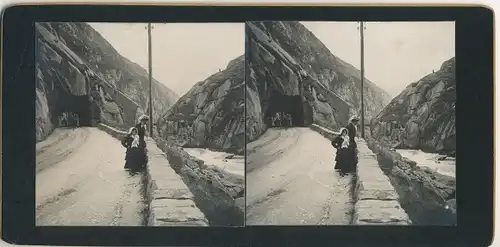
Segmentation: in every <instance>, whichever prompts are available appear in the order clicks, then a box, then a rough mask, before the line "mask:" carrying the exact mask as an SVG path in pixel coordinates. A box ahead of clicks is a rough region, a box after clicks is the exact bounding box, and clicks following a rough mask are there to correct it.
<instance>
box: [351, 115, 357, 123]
mask: <svg viewBox="0 0 500 247" xmlns="http://www.w3.org/2000/svg"><path fill="white" fill-rule="evenodd" d="M354 121H359V118H358V116H356V115H354V116H352V117H351V118H350V119H349V122H354Z"/></svg>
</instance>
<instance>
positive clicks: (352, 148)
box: [346, 116, 359, 173]
mask: <svg viewBox="0 0 500 247" xmlns="http://www.w3.org/2000/svg"><path fill="white" fill-rule="evenodd" d="M358 122H359V118H358V117H357V116H352V117H351V118H350V119H349V124H348V125H347V127H346V129H347V131H348V133H349V152H348V153H349V165H348V167H347V169H346V172H348V173H353V172H356V170H357V165H358V145H357V144H356V139H355V138H356V135H357V133H356V132H357V128H356V126H357V125H358Z"/></svg>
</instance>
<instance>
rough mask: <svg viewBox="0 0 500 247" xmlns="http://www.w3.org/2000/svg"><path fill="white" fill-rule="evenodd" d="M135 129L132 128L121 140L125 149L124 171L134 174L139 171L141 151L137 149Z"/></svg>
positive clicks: (138, 141)
mask: <svg viewBox="0 0 500 247" xmlns="http://www.w3.org/2000/svg"><path fill="white" fill-rule="evenodd" d="M139 139H140V138H139V135H138V134H137V128H135V127H132V128H130V130H129V131H128V135H127V136H126V137H125V138H124V139H123V140H122V145H123V146H124V147H125V148H126V149H127V151H126V153H125V167H124V168H125V170H127V171H129V172H132V173H136V172H138V171H139V170H140V165H141V159H142V150H141V149H140V147H139V143H140V140H139Z"/></svg>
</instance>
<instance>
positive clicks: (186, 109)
mask: <svg viewBox="0 0 500 247" xmlns="http://www.w3.org/2000/svg"><path fill="white" fill-rule="evenodd" d="M244 85H245V56H240V57H238V58H236V59H234V60H232V61H230V62H229V63H228V65H227V68H226V69H225V70H223V71H220V72H218V73H216V74H214V75H212V76H210V77H208V78H207V79H206V80H204V81H201V82H198V83H197V84H196V85H195V86H194V87H193V88H191V90H189V91H188V92H187V93H186V94H185V95H184V96H182V97H181V98H180V99H179V100H178V101H177V102H176V103H175V104H174V105H173V106H172V107H171V108H170V110H168V111H167V113H166V114H165V115H164V116H162V117H161V118H160V119H159V121H158V131H159V134H160V136H161V137H163V138H166V139H173V140H174V141H175V142H176V143H177V144H178V145H179V146H183V147H203V148H211V149H216V150H223V151H226V152H232V153H237V154H242V153H243V149H244V145H245V141H244V140H245V135H244V133H245V123H244V121H245V118H244V116H245V91H244Z"/></svg>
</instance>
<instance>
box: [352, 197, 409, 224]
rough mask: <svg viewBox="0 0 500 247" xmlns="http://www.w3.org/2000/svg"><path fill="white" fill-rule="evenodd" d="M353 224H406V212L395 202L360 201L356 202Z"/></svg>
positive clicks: (407, 221) (407, 220)
mask: <svg viewBox="0 0 500 247" xmlns="http://www.w3.org/2000/svg"><path fill="white" fill-rule="evenodd" d="M354 207H355V216H354V219H355V220H354V223H355V224H366V223H368V224H385V225H390V224H408V223H409V219H408V215H407V214H406V212H405V211H404V210H403V209H402V208H401V206H400V205H399V203H398V202H397V201H379V200H360V201H358V202H356V205H355V206H354Z"/></svg>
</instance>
